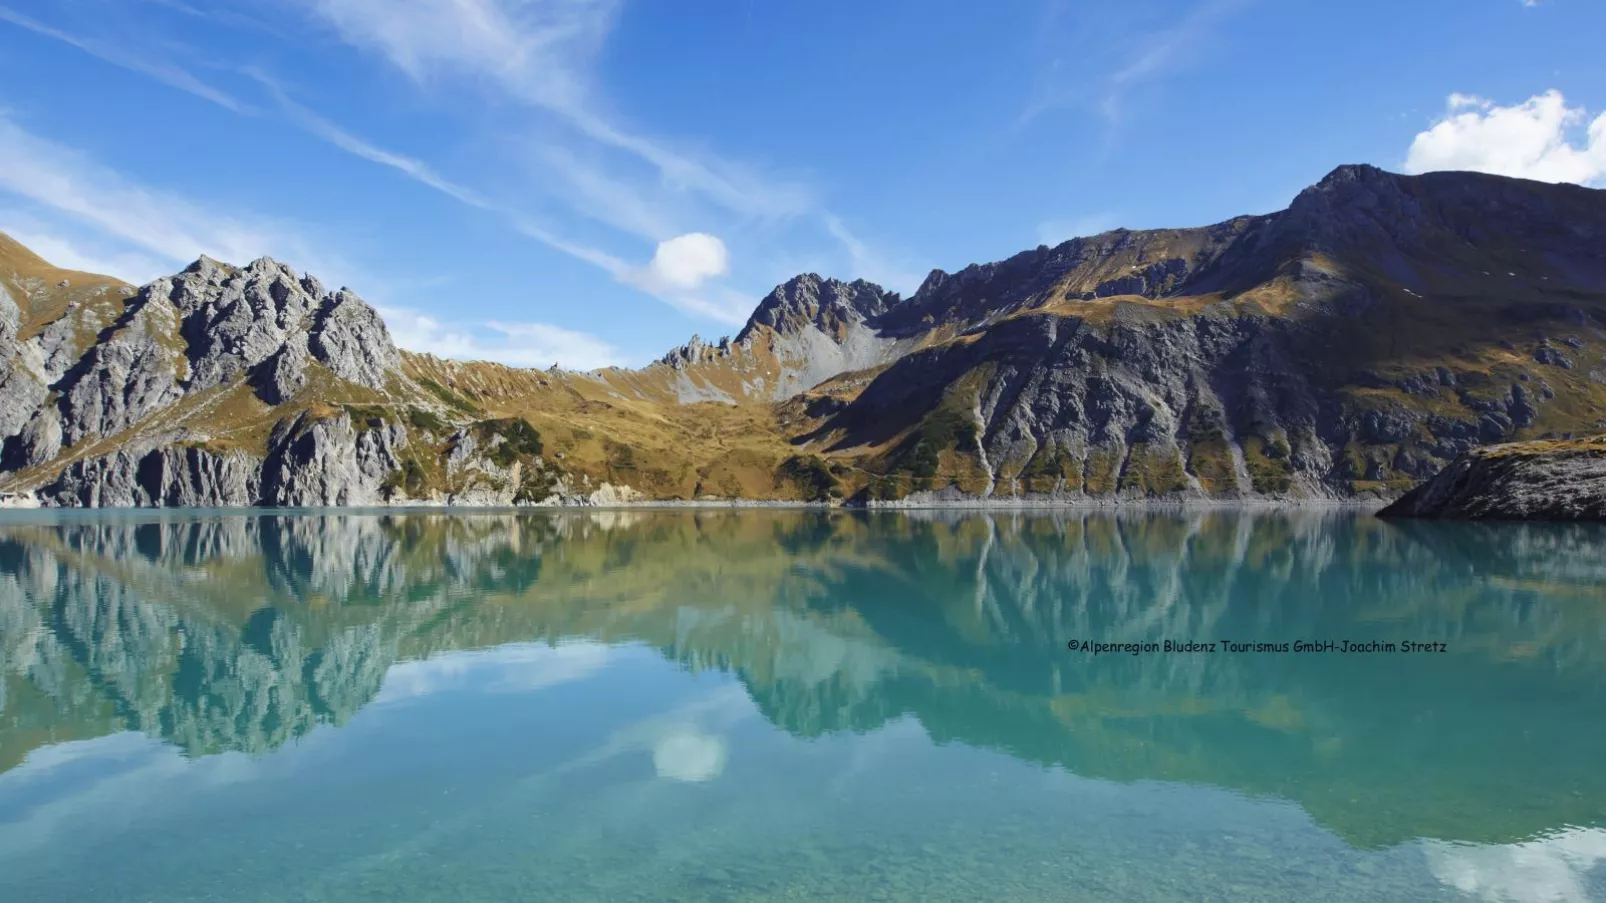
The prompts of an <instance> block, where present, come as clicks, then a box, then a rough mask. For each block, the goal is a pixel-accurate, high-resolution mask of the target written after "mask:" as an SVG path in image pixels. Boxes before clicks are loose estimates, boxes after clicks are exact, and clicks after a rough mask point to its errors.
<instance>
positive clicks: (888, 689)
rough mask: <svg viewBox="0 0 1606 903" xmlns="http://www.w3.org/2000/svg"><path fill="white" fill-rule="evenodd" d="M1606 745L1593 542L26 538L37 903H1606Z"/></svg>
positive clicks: (340, 521) (1414, 526)
mask: <svg viewBox="0 0 1606 903" xmlns="http://www.w3.org/2000/svg"><path fill="white" fill-rule="evenodd" d="M1168 641H1169V642H1171V643H1172V644H1173V648H1174V647H1175V646H1176V645H1184V648H1185V649H1190V650H1192V651H1180V652H1178V651H1173V652H1166V651H1164V650H1165V644H1166V643H1167V642H1168ZM1329 642H1331V643H1333V644H1334V649H1333V651H1321V650H1323V649H1325V644H1327V643H1329ZM1083 643H1088V644H1115V645H1114V646H1098V647H1096V648H1098V649H1100V650H1102V651H1099V652H1097V653H1095V652H1094V651H1092V648H1095V647H1091V646H1090V647H1089V648H1087V649H1084V648H1083V647H1082V645H1081V644H1083ZM1211 643H1214V644H1216V647H1215V648H1214V649H1209V648H1208V644H1211ZM1227 643H1231V644H1233V645H1231V646H1228V645H1226V644H1227ZM1344 643H1349V644H1352V648H1359V649H1362V650H1366V651H1359V652H1349V653H1345V652H1343V651H1341V650H1342V649H1343V648H1344V647H1343V644H1344ZM1407 643H1410V644H1422V645H1424V646H1425V647H1426V648H1425V650H1424V651H1414V652H1406V651H1404V649H1405V648H1406V644H1407ZM1148 644H1153V646H1152V647H1151V646H1149V645H1148ZM1186 644H1197V645H1195V646H1192V647H1189V646H1186ZM1387 644H1393V645H1392V646H1390V645H1387ZM1441 644H1442V645H1441ZM1073 645H1074V646H1075V647H1076V648H1074V649H1073V648H1071V647H1072V646H1073ZM1307 647H1314V648H1315V649H1316V650H1318V651H1302V650H1305V649H1306V648H1307ZM1441 648H1442V650H1443V651H1439V650H1440V649H1441ZM1229 650H1230V651H1229ZM1285 650H1286V651H1285ZM1296 650H1300V651H1296ZM1603 703H1606V529H1603V528H1601V527H1596V526H1587V525H1549V524H1435V523H1417V522H1400V523H1395V522H1384V521H1380V520H1377V519H1375V518H1373V517H1370V516H1368V515H1366V514H1364V513H1358V512H1353V511H1309V512H1305V511H1296V510H1282V511H1276V510H1271V511H1268V510H1252V511H1251V510H1241V511H1235V510H1227V509H1222V510H1207V511H1194V512H1171V513H1163V512H1152V511H1151V512H1099V511H1060V512H1050V511H1036V512H986V511H975V510H969V511H940V510H932V511H910V512H902V513H865V512H841V511H836V512H828V511H808V510H790V511H788V510H741V511H711V510H647V511H605V512H589V513H587V512H575V513H538V514H516V513H454V512H439V513H437V512H406V513H373V512H358V513H273V512H260V511H259V512H184V511H169V512H153V511H139V512H49V511H41V512H8V513H3V514H0V899H5V900H7V901H30V903H31V901H134V900H159V901H164V903H165V901H201V900H218V901H225V900H226V901H363V900H373V901H399V903H409V901H424V900H448V901H453V903H473V901H481V900H484V901H491V900H498V901H501V900H527V899H528V900H564V901H584V900H608V901H615V900H617V901H629V900H643V901H646V900H683V901H694V900H696V901H701V900H722V901H770V900H844V901H847V900H854V901H857V900H910V901H940V900H987V901H1016V900H1019V901H1026V900H1032V901H1036V900H1109V901H1196V900H1201V901H1211V900H1218V901H1259V900H1264V901H1286V900H1291V899H1307V900H1345V901H1347V900H1376V901H1397V900H1430V901H1432V900H1474V901H1491V903H1494V901H1520V903H1530V901H1534V903H1537V901H1567V903H1571V901H1588V900H1606V717H1602V716H1603V713H1606V708H1603Z"/></svg>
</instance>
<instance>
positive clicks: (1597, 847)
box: [1424, 828, 1606, 903]
mask: <svg viewBox="0 0 1606 903" xmlns="http://www.w3.org/2000/svg"><path fill="white" fill-rule="evenodd" d="M1424 853H1425V855H1426V857H1427V860H1428V868H1429V869H1430V870H1431V871H1432V872H1433V875H1434V877H1436V878H1438V879H1439V881H1440V882H1442V883H1444V884H1446V885H1449V886H1450V887H1453V888H1455V889H1456V890H1458V891H1460V892H1461V893H1463V894H1467V895H1468V896H1474V897H1476V898H1477V899H1480V900H1484V901H1487V903H1585V901H1587V900H1591V899H1593V898H1592V897H1591V896H1590V893H1589V890H1588V888H1587V885H1586V879H1587V878H1588V877H1589V874H1590V872H1592V871H1593V870H1594V869H1595V868H1597V867H1598V866H1599V865H1600V864H1601V863H1602V862H1606V831H1602V830H1600V829H1598V828H1571V829H1568V830H1566V831H1562V832H1559V833H1557V834H1555V835H1553V836H1550V837H1545V838H1541V839H1539V840H1533V841H1528V842H1526V843H1514V844H1505V845H1487V846H1486V845H1481V844H1452V843H1444V842H1442V841H1428V842H1427V843H1426V844H1425V846H1424Z"/></svg>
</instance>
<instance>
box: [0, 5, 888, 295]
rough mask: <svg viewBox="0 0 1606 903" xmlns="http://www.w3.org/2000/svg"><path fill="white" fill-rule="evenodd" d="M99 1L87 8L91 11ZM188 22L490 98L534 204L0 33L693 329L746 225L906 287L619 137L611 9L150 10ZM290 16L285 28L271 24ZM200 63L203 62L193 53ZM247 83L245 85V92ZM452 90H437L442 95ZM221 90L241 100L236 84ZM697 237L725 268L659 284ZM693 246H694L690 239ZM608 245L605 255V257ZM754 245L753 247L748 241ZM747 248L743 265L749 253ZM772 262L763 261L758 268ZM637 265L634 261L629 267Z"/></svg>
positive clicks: (93, 29)
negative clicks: (354, 170) (567, 216)
mask: <svg viewBox="0 0 1606 903" xmlns="http://www.w3.org/2000/svg"><path fill="white" fill-rule="evenodd" d="M96 2H105V0H86V5H87V6H88V7H93V6H94V3H96ZM147 2H148V3H149V4H151V5H154V6H159V7H163V8H167V9H171V10H174V11H176V12H178V13H181V14H184V15H187V16H188V17H190V18H192V19H196V20H206V21H212V22H222V23H228V24H234V25H239V24H241V23H244V24H248V25H251V26H253V28H257V29H258V30H259V31H261V32H262V33H264V34H274V35H280V36H282V35H283V34H284V33H285V30H286V28H287V25H288V23H289V22H290V21H292V20H296V19H297V18H298V17H299V16H305V17H306V20H307V21H313V22H317V23H321V24H322V25H323V26H324V27H326V28H328V29H329V30H330V32H331V33H332V34H333V35H335V36H336V37H338V38H339V40H340V42H341V43H344V44H347V45H349V46H351V47H353V48H357V49H358V50H359V51H361V52H364V53H368V54H371V55H373V56H375V57H377V58H378V59H381V60H383V61H384V62H385V63H386V64H387V65H389V66H391V67H393V68H394V69H396V70H397V71H399V72H400V73H402V74H403V75H405V77H406V78H407V79H409V80H410V81H411V82H413V83H414V84H416V85H417V86H419V88H420V89H421V90H424V91H431V90H443V91H459V90H464V89H466V90H470V91H473V90H479V91H487V92H489V94H490V95H492V97H491V98H490V100H492V101H493V102H495V103H506V102H507V101H512V102H513V103H514V104H516V105H517V106H519V107H522V108H524V109H525V110H526V111H527V113H528V115H529V117H530V122H529V123H526V124H525V125H524V126H517V127H516V128H515V129H514V131H515V132H516V131H519V130H520V129H523V130H525V131H530V132H533V135H532V137H531V138H530V139H529V141H528V142H527V145H526V151H527V155H528V156H530V157H531V158H532V159H533V160H535V161H536V162H535V164H534V165H535V166H536V167H538V168H539V173H538V176H537V184H536V185H535V186H534V187H533V193H532V194H529V195H520V193H518V192H512V193H509V192H507V191H506V190H501V191H498V192H496V193H495V194H494V195H492V194H490V193H487V192H486V191H485V190H483V189H481V188H478V187H475V186H472V185H470V184H468V183H467V182H465V181H464V180H461V179H454V178H450V177H448V176H446V175H445V174H443V173H442V172H440V171H439V170H438V169H437V168H436V167H435V166H434V165H433V164H431V163H430V162H428V161H427V160H425V159H423V158H421V157H419V156H417V155H414V154H409V153H406V152H402V151H398V150H395V149H393V148H387V147H383V146H381V145H379V144H377V143H375V142H372V141H370V140H367V139H366V138H364V137H362V136H361V135H360V134H358V130H356V129H352V128H350V127H348V126H345V125H343V124H341V123H339V122H336V121H335V120H333V119H330V118H328V117H326V116H324V115H321V114H320V113H318V112H315V111H314V110H313V108H312V106H311V105H309V104H307V103H304V102H301V101H299V100H297V99H296V98H294V97H292V92H291V91H290V90H287V88H286V87H285V86H284V85H283V84H282V83H281V82H280V81H279V80H278V79H277V78H276V77H274V76H273V75H272V74H271V73H269V72H268V71H267V70H265V69H263V68H259V67H258V68H252V67H242V66H239V65H236V64H232V63H221V62H213V63H211V64H208V65H209V67H210V68H212V69H214V70H216V71H225V72H228V73H229V74H231V75H235V76H241V75H243V76H246V77H247V78H248V79H249V80H254V82H255V83H256V84H257V85H258V86H260V88H261V89H262V91H263V92H264V94H265V95H266V98H265V100H266V102H265V103H262V104H261V105H260V107H259V106H258V105H256V104H255V103H254V101H255V100H256V98H254V97H253V98H252V100H253V102H252V103H248V102H246V101H245V100H242V99H241V97H242V96H248V95H239V94H234V93H230V92H228V91H224V90H222V89H221V88H219V87H217V86H215V85H213V84H210V83H208V82H205V81H203V80H202V79H200V78H199V77H197V76H196V75H195V74H193V72H191V71H189V70H187V69H185V68H183V67H181V66H179V65H177V64H173V63H166V62H164V63H159V64H157V63H150V62H148V61H147V60H146V59H145V58H143V57H139V56H134V55H131V54H129V53H126V52H124V51H122V50H121V49H119V48H121V47H122V46H125V45H126V44H127V43H128V42H127V41H122V40H118V39H117V35H116V34H115V33H113V32H112V31H105V29H106V28H111V26H103V25H100V24H98V23H97V21H96V20H95V17H93V16H83V15H80V16H78V17H77V18H76V19H75V24H76V25H77V26H78V27H80V28H81V29H82V30H83V32H84V33H72V32H69V31H67V30H66V29H63V28H58V27H55V26H53V25H50V24H46V23H42V22H39V21H36V20H34V19H32V18H29V17H27V16H23V15H21V14H17V13H10V12H8V11H6V8H5V7H3V6H0V20H4V21H9V22H11V23H12V24H15V25H19V26H21V27H23V28H27V29H29V30H31V31H34V32H35V33H38V34H41V35H44V36H47V37H50V38H53V39H55V40H59V41H62V42H63V43H66V44H68V45H70V46H73V47H76V48H78V49H80V50H83V51H85V52H87V53H90V54H92V55H94V56H96V57H99V58H101V59H103V60H106V61H108V62H112V63H114V64H116V65H119V66H122V67H124V68H127V69H129V70H130V71H134V72H138V73H140V74H142V75H145V76H147V77H149V78H152V79H154V80H156V81H159V82H161V83H164V84H167V85H169V86H171V87H174V88H178V89H180V90H183V91H186V92H188V93H190V94H193V95H195V96H198V97H201V98H203V99H205V100H208V101H210V102H212V103H215V104H217V105H219V106H221V107H224V108H226V109H229V110H232V111H234V112H237V113H241V114H246V115H275V114H276V115H279V116H282V117H283V118H285V119H286V120H288V121H290V122H291V123H293V124H295V125H296V126H297V127H299V128H300V129H302V130H303V131H305V132H307V133H308V134H310V135H312V136H314V137H316V138H318V139H320V140H323V141H325V142H327V143H329V144H331V145H332V146H334V147H337V148H339V149H341V150H343V151H345V152H347V153H350V154H352V155H354V156H356V157H359V158H361V159H364V160H367V161H369V162H372V163H374V164H376V165H380V166H384V167H387V168H389V169H392V170H394V171H396V172H397V173H400V174H402V175H404V176H405V177H407V178H409V179H411V180H413V181H415V182H417V183H419V184H422V185H425V186H427V187H429V188H432V189H434V190H436V191H439V192H441V193H443V194H445V195H447V196H450V197H452V198H453V199H455V200H457V201H459V202H461V203H463V204H466V205H468V206H471V207H474V208H477V209H481V210H485V211H487V212H490V213H493V214H496V215H498V216H500V217H502V218H504V220H505V221H507V222H508V223H509V224H510V225H511V226H512V227H513V228H514V229H515V230H516V231H517V232H518V233H520V234H523V235H525V236H527V237H530V238H533V239H535V240H537V241H540V242H542V243H543V244H546V245H547V246H549V247H551V248H553V249H555V250H558V251H560V252H562V253H565V254H568V255H570V256H572V257H574V258H576V259H579V260H582V261H584V262H586V263H589V264H591V265H593V266H596V267H598V268H600V269H602V270H603V271H605V272H606V273H608V274H609V275H610V276H611V277H612V278H613V279H614V280H615V281H617V282H620V283H622V284H625V285H628V286H631V287H633V288H635V289H637V290H640V291H642V292H644V293H647V294H649V295H652V296H654V297H657V298H659V299H660V300H663V301H665V302H667V303H669V304H670V305H672V306H674V307H676V308H678V309H680V310H682V311H685V312H687V313H688V314H691V315H693V316H698V317H705V318H711V319H715V320H718V321H720V322H724V323H732V324H734V323H740V322H742V321H743V320H744V319H745V317H746V314H747V313H748V312H749V311H750V310H751V307H752V304H753V298H754V294H753V293H750V292H744V291H740V290H738V289H736V288H734V287H733V286H732V285H731V284H730V282H729V280H730V279H732V278H736V277H737V276H738V275H739V273H738V271H739V270H740V268H739V267H737V266H735V264H734V262H733V261H732V260H731V258H730V254H729V249H728V248H726V246H725V243H724V240H723V239H722V238H721V237H720V233H721V232H724V233H726V234H730V233H731V232H732V231H736V232H740V233H741V234H742V235H743V236H744V237H747V238H749V239H750V238H751V236H752V234H753V233H754V226H755V225H759V226H761V225H763V224H766V223H771V222H780V221H793V220H797V219H798V218H799V217H804V218H807V219H808V220H809V221H811V222H812V223H813V224H814V225H815V227H817V228H818V230H819V232H818V234H819V235H821V236H822V237H824V238H829V239H831V240H833V241H835V242H836V243H837V244H838V245H839V247H840V249H841V251H840V253H841V255H842V256H843V257H845V258H846V265H847V269H849V270H850V272H851V273H852V274H853V275H859V276H865V277H866V278H872V279H876V280H877V281H910V273H911V272H912V271H911V270H910V269H908V268H903V267H900V266H897V265H895V264H893V263H891V262H889V258H888V257H887V256H886V255H884V254H880V253H877V252H876V251H875V250H874V249H872V248H870V247H868V246H867V245H866V244H865V242H863V241H862V240H860V239H858V238H857V237H856V236H855V235H854V234H853V233H852V232H850V231H849V230H848V229H847V227H846V226H845V225H843V223H842V220H841V219H840V218H839V217H838V216H836V215H835V214H833V213H832V212H831V211H829V210H828V209H826V208H824V207H823V206H822V205H821V204H820V203H819V202H818V199H817V198H816V197H815V195H814V194H813V192H812V191H811V190H810V189H809V188H808V187H807V186H805V185H803V184H800V183H797V182H795V181H791V180H788V179H776V178H772V177H770V176H768V175H766V174H764V173H762V172H760V171H758V170H756V169H753V168H751V167H748V166H745V165H742V164H740V163H736V162H732V161H728V160H723V159H720V158H719V157H717V156H716V155H714V154H712V153H710V152H707V151H703V150H699V151H697V152H689V151H686V150H684V149H681V148H677V147H676V146H675V144H674V142H672V141H667V140H664V139H661V138H658V137H655V136H651V135H648V134H646V133H643V132H640V131H638V130H635V129H632V128H630V127H628V126H626V125H624V124H623V123H621V122H619V121H618V120H617V119H616V118H614V117H612V116H610V115H609V114H608V113H607V110H608V108H609V104H608V102H607V99H606V97H605V96H604V92H602V91H601V90H600V88H599V87H598V86H597V84H596V83H595V80H594V78H593V74H592V69H593V67H594V65H595V57H596V55H597V52H598V51H599V49H600V48H601V47H602V45H603V43H604V42H605V41H606V39H607V38H608V36H609V34H610V32H611V30H612V28H613V24H614V21H615V19H616V17H617V12H618V8H619V4H618V3H617V2H615V0H292V2H290V3H289V4H286V5H285V6H283V7H277V8H263V10H264V11H263V15H268V13H270V12H271V13H275V15H274V16H272V17H270V18H269V19H266V20H263V21H258V19H257V17H256V16H255V15H254V14H255V13H256V12H257V11H258V10H257V8H256V7H251V8H250V9H251V11H252V13H253V15H249V16H248V15H245V14H244V13H241V12H239V11H237V9H236V8H235V7H234V6H232V5H230V4H228V3H221V4H219V5H218V6H217V7H215V8H214V7H211V6H208V7H206V8H201V7H198V6H194V5H191V4H189V3H186V2H184V0H147ZM286 9H288V10H289V11H290V12H291V15H290V16H289V17H288V18H287V17H286V16H285V15H284V12H285V10H286ZM197 57H198V58H201V59H204V54H198V55H197ZM248 83H249V82H248ZM448 83H450V84H448ZM234 87H236V88H237V87H238V86H237V85H236V86H234ZM543 194H544V195H546V197H547V199H548V200H549V201H550V200H553V199H555V200H557V201H558V202H559V203H560V204H561V205H562V206H564V207H566V208H567V210H568V212H570V213H573V214H578V215H579V216H582V217H585V218H586V219H589V220H591V221H593V222H595V223H600V224H602V225H605V226H607V227H609V228H611V229H613V230H616V231H617V232H619V233H621V234H622V235H623V236H626V237H628V240H630V241H633V242H641V241H646V242H648V243H649V244H648V245H647V247H646V248H644V249H640V250H637V251H635V252H625V253H620V252H616V251H611V250H605V249H604V248H603V247H600V246H599V245H598V244H596V243H594V242H586V241H580V240H576V239H575V238H574V237H572V236H573V234H575V233H577V232H580V231H584V230H578V229H573V228H566V227H565V225H563V224H561V221H562V219H563V216H561V215H560V214H559V212H558V211H555V210H550V209H545V210H544V209H542V206H543V205H542V204H540V203H537V201H538V200H539V195H543ZM698 235H707V236H711V237H713V238H714V239H715V240H716V241H718V242H719V244H720V247H721V248H725V251H724V253H725V254H726V258H725V264H724V265H723V266H722V267H720V268H719V269H718V271H717V272H710V273H709V274H708V275H707V276H705V277H702V278H700V279H699V280H698V281H697V284H696V285H695V286H691V285H687V284H684V283H683V282H676V281H675V280H672V279H665V278H663V266H664V264H663V255H664V253H665V250H664V249H665V248H666V247H668V248H670V249H671V251H670V253H674V251H673V249H674V248H677V247H679V248H682V249H684V248H685V247H687V246H686V245H685V244H684V243H682V244H681V245H670V244H668V243H670V242H674V241H676V240H678V239H681V238H686V237H689V236H698ZM693 241H695V239H693ZM610 244H611V243H610ZM748 244H749V245H751V241H749V242H748ZM751 251H752V249H751V248H748V249H747V250H746V251H744V253H751ZM758 253H759V254H760V255H764V256H769V257H773V256H774V254H773V252H770V253H769V254H767V255H765V252H763V251H759V252H758ZM637 261H639V262H637Z"/></svg>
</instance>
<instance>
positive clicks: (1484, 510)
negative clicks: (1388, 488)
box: [1380, 436, 1606, 521]
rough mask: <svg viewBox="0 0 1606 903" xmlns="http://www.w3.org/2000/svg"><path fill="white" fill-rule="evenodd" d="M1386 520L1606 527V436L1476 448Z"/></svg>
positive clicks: (1385, 512)
mask: <svg viewBox="0 0 1606 903" xmlns="http://www.w3.org/2000/svg"><path fill="white" fill-rule="evenodd" d="M1380 515H1381V516H1382V517H1422V518H1438V519H1445V520H1546V521H1606V436H1600V437H1596V438H1594V439H1585V440H1574V441H1561V442H1556V441H1552V442H1518V443H1510V444H1505V445H1492V446H1487V447H1484V448H1479V449H1476V450H1474V451H1471V452H1468V453H1466V454H1464V455H1462V456H1460V457H1459V458H1457V459H1455V460H1454V461H1453V462H1451V463H1450V466H1449V467H1446V468H1445V469H1444V470H1443V471H1442V472H1440V473H1439V474H1438V475H1436V476H1434V477H1433V478H1432V479H1430V480H1428V481H1427V482H1426V483H1423V484H1422V485H1420V486H1418V487H1416V488H1415V489H1412V490H1411V491H1410V492H1408V493H1406V494H1405V495H1404V496H1403V497H1401V498H1400V499H1399V500H1398V501H1396V502H1395V503H1394V504H1392V505H1390V506H1388V507H1387V508H1385V509H1383V511H1382V512H1380Z"/></svg>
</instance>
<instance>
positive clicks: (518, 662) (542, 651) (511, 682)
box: [374, 642, 612, 704]
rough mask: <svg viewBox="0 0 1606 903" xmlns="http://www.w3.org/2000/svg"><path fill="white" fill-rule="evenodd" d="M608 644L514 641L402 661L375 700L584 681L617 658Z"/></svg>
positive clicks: (387, 676)
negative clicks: (484, 647) (487, 647)
mask: <svg viewBox="0 0 1606 903" xmlns="http://www.w3.org/2000/svg"><path fill="white" fill-rule="evenodd" d="M611 655H612V647H610V646H607V645H605V644H602V643H592V642H566V643H559V644H558V645H556V646H547V645H545V644H541V643H513V644H510V645H507V646H498V647H497V648H495V649H484V650H473V651H464V652H447V653H443V654H441V655H434V656H430V657H429V658H427V659H422V660H419V661H410V662H398V663H396V664H394V665H392V666H391V667H390V670H388V671H386V672H385V682H384V684H383V685H382V686H381V687H380V689H379V695H378V696H377V697H376V698H375V699H374V703H375V704H387V703H393V702H398V701H400V700H404V699H414V698H417V697H421V696H430V695H433V694H436V693H441V692H445V691H450V690H456V691H462V690H478V691H482V692H491V693H529V692H534V691H536V690H544V689H546V688H548V687H555V686H559V685H561V684H566V683H573V682H574V681H577V680H584V679H585V678H587V677H590V676H591V675H593V674H596V673H598V672H600V671H601V670H602V669H603V667H604V666H606V665H607V664H608V663H609V662H610V661H611V660H612V659H611Z"/></svg>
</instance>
